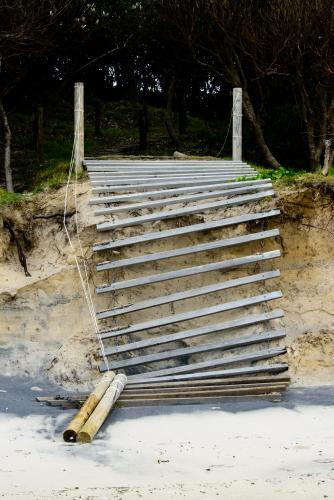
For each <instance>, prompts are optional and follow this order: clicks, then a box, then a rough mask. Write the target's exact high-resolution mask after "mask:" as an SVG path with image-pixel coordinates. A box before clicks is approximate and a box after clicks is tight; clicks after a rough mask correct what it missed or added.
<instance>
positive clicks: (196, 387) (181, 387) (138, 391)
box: [35, 375, 290, 403]
mask: <svg viewBox="0 0 334 500" xmlns="http://www.w3.org/2000/svg"><path fill="white" fill-rule="evenodd" d="M250 379H253V380H254V381H253V382H247V379H243V380H246V382H245V383H238V382H237V381H238V380H240V379H236V381H235V382H234V381H233V379H219V380H220V382H219V383H215V382H216V379H208V381H209V382H210V383H209V385H207V384H208V381H207V380H197V381H194V382H191V381H190V382H169V383H168V382H166V383H161V384H160V383H157V382H155V383H150V384H149V383H147V384H133V385H131V386H130V385H127V386H126V387H124V389H123V391H122V394H121V396H122V397H128V396H129V397H133V396H140V397H142V398H145V396H146V395H147V394H161V393H166V394H167V395H168V396H172V395H173V394H175V393H176V394H181V393H182V394H185V395H186V396H191V395H192V394H193V393H194V392H202V393H207V394H210V393H211V392H212V391H215V390H218V391H220V390H229V389H234V390H237V389H247V388H248V389H250V390H252V389H260V388H262V389H264V392H265V391H266V390H268V389H271V388H272V387H282V388H283V389H286V388H287V387H288V385H289V382H290V378H289V377H280V376H278V375H276V376H271V377H267V378H266V379H264V380H266V382H261V377H250ZM257 379H258V380H259V381H257ZM228 380H230V381H232V382H228ZM88 397H89V393H87V392H80V393H70V394H67V393H66V394H64V395H57V396H37V397H36V398H35V401H37V402H39V403H46V402H50V401H52V402H56V401H73V402H74V401H78V402H80V403H84V402H85V401H86V400H87V398H88Z"/></svg>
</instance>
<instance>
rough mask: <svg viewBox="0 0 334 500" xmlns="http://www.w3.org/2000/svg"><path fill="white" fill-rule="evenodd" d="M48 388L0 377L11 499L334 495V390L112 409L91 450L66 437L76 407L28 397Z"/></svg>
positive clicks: (313, 499)
mask: <svg viewBox="0 0 334 500" xmlns="http://www.w3.org/2000/svg"><path fill="white" fill-rule="evenodd" d="M37 384H39V385H37ZM50 390H51V388H50V387H48V388H46V387H45V385H44V386H43V385H41V382H40V381H34V380H29V381H27V380H26V381H25V382H24V383H23V384H22V383H21V382H20V380H19V379H16V380H15V379H6V378H4V377H1V378H0V410H1V414H0V440H1V456H0V497H2V498H5V499H6V500H7V499H10V500H14V499H15V500H16V499H24V500H46V499H54V498H60V499H63V498H64V499H73V500H78V499H85V500H90V499H98V500H104V499H105V500H109V499H117V500H137V499H144V500H146V499H150V498H152V499H153V500H165V499H166V500H167V499H174V498H175V499H178V498H180V499H189V500H199V499H203V500H213V499H214V498H221V499H229V500H243V499H245V498H249V499H252V500H253V499H254V500H268V498H270V499H273V500H278V499H280V500H281V499H284V500H290V499H292V500H297V499H298V500H299V499H300V500H305V499H306V500H317V499H319V500H320V499H323V498H329V499H330V498H334V435H333V419H334V404H333V403H334V387H333V386H332V387H325V388H324V387H317V388H302V389H301V388H299V389H297V388H296V389H290V390H289V391H288V392H287V393H286V394H285V396H284V400H283V402H282V403H272V402H267V401H254V400H253V401H242V402H229V403H221V404H220V405H219V406H189V407H168V408H166V407H155V408H152V407H150V408H136V409H130V408H128V409H120V410H115V411H114V412H113V413H112V414H111V415H110V417H109V419H108V420H107V422H106V424H105V425H104V427H103V428H102V430H101V432H100V433H99V434H98V436H97V437H96V439H95V440H94V442H93V443H92V444H90V445H77V444H66V443H64V442H63V441H62V435H61V434H62V431H63V429H64V427H65V426H66V424H67V422H68V421H69V420H70V419H71V417H72V415H73V413H74V411H69V410H67V411H63V410H59V409H56V408H50V407H45V406H40V405H39V404H38V403H36V402H33V401H32V399H33V398H34V397H35V396H36V395H40V394H42V395H43V394H46V393H47V392H48V391H50ZM52 390H54V388H53V389H52ZM5 391H6V392H5Z"/></svg>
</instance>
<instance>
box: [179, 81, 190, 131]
mask: <svg viewBox="0 0 334 500" xmlns="http://www.w3.org/2000/svg"><path fill="white" fill-rule="evenodd" d="M177 106H178V119H179V120H178V121H179V124H178V125H179V134H180V135H182V134H184V133H185V131H186V126H187V122H188V118H187V108H186V98H185V95H184V91H183V89H179V90H178V99H177Z"/></svg>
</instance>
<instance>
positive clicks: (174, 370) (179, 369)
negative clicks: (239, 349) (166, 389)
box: [129, 347, 286, 381]
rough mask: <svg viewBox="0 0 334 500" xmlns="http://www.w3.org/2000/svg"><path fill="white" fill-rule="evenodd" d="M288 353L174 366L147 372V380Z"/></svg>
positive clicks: (266, 351)
mask: <svg viewBox="0 0 334 500" xmlns="http://www.w3.org/2000/svg"><path fill="white" fill-rule="evenodd" d="M285 353H286V349H285V348H283V347H275V348H272V349H263V350H261V351H256V352H252V353H247V354H239V355H237V356H224V357H223V358H217V359H209V360H206V361H201V362H199V363H191V364H188V365H182V366H173V367H170V368H163V369H162V370H154V371H150V372H145V377H146V378H154V377H156V378H160V377H163V376H168V375H177V374H180V373H183V374H189V373H191V372H198V371H200V370H205V369H206V368H217V367H220V366H229V365H234V364H238V363H247V362H249V363H250V362H254V361H261V360H263V359H270V358H274V357H277V356H281V355H283V354H285ZM129 380H131V381H133V380H140V375H131V376H129Z"/></svg>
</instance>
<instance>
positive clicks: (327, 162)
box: [321, 139, 332, 175]
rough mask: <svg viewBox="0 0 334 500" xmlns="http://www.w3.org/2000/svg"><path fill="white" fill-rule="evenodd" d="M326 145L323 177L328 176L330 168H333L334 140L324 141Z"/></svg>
mask: <svg viewBox="0 0 334 500" xmlns="http://www.w3.org/2000/svg"><path fill="white" fill-rule="evenodd" d="M324 143H325V156H324V166H323V168H322V171H321V173H322V175H328V172H329V168H330V166H331V145H332V140H331V139H326V140H325V141H324Z"/></svg>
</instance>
